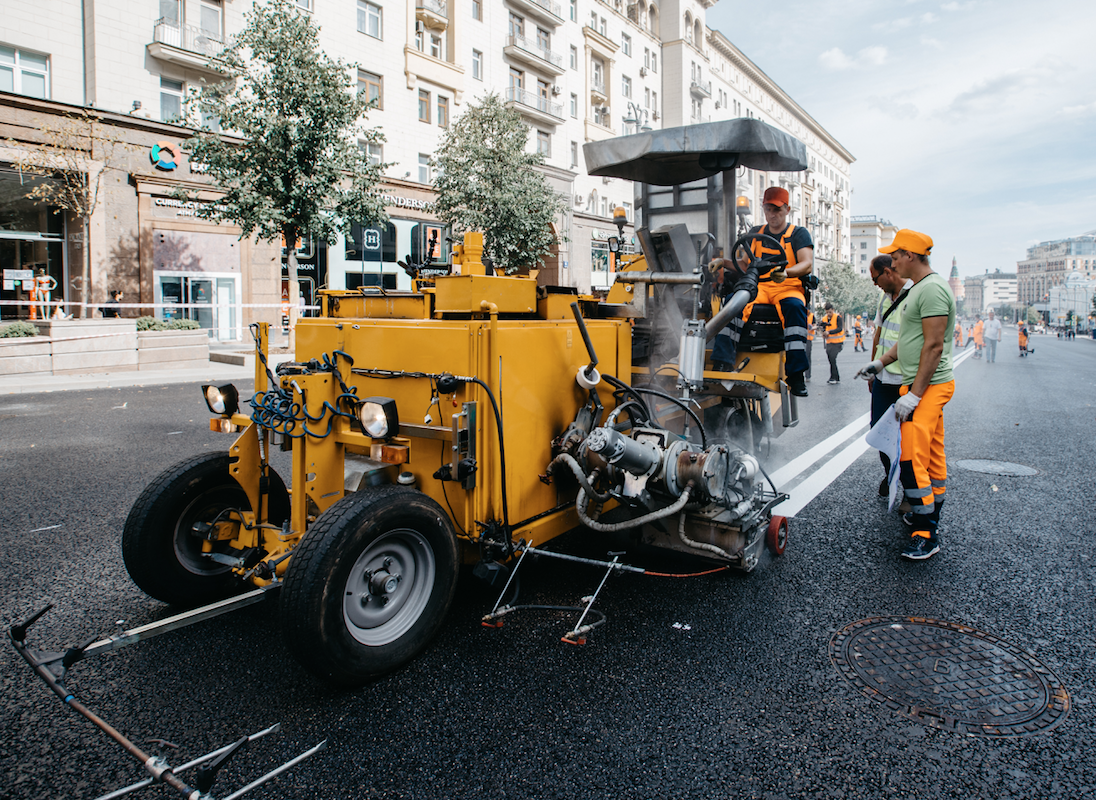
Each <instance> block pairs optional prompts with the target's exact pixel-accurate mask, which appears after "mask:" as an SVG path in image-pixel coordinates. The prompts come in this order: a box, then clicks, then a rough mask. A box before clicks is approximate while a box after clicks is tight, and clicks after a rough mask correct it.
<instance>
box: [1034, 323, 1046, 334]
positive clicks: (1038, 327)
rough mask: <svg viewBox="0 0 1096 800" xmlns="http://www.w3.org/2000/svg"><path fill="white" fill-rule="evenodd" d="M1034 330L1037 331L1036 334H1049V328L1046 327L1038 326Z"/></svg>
mask: <svg viewBox="0 0 1096 800" xmlns="http://www.w3.org/2000/svg"><path fill="white" fill-rule="evenodd" d="M1032 330H1033V331H1035V332H1036V333H1046V332H1047V326H1046V325H1036V326H1034V327H1033V328H1032Z"/></svg>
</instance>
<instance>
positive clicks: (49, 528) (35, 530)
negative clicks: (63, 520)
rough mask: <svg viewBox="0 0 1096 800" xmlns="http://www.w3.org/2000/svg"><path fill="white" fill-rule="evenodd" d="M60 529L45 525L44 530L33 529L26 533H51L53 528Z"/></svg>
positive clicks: (55, 526)
mask: <svg viewBox="0 0 1096 800" xmlns="http://www.w3.org/2000/svg"><path fill="white" fill-rule="evenodd" d="M60 527H61V526H60V525H47V526H46V527H44V528H35V529H34V530H32V531H28V533H41V532H42V531H52V530H54V529H55V528H60Z"/></svg>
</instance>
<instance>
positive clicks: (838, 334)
mask: <svg viewBox="0 0 1096 800" xmlns="http://www.w3.org/2000/svg"><path fill="white" fill-rule="evenodd" d="M825 311H826V313H825V314H823V315H822V329H823V330H824V331H825V332H826V358H828V359H829V362H830V379H829V380H828V381H826V383H827V384H829V385H830V386H834V385H836V384H838V383H841V373H840V372H838V371H837V354H838V353H840V352H841V349H842V348H843V347H844V346H845V321H844V320H843V319H842V317H841V315H840V314H838V313H837V312H836V311H834V308H833V303H826V306H825Z"/></svg>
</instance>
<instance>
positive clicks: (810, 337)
mask: <svg viewBox="0 0 1096 800" xmlns="http://www.w3.org/2000/svg"><path fill="white" fill-rule="evenodd" d="M807 341H808V342H813V341H814V312H813V311H808V312H807Z"/></svg>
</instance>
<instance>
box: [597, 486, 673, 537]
mask: <svg viewBox="0 0 1096 800" xmlns="http://www.w3.org/2000/svg"><path fill="white" fill-rule="evenodd" d="M693 487H694V484H693V482H692V481H689V483H688V485H686V486H685V489H684V490H683V491H682V492H681V497H679V498H677V500H676V501H674V502H673V503H672V504H670V505H668V506H666V507H665V508H661V509H659V510H658V511H652V512H651V513H650V514H644V515H643V516H642V517H636V518H635V519H629V520H625V521H624V522H597V521H596V520H593V519H590V517H589V516H588V515H587V514H586V490H585V489H579V492H578V500H576V501H575V509H576V510H577V511H578V518H579V520H580V521H581V522H582V524H583V525H585V526H586V527H587V528H590V529H591V530H595V531H599V532H600V533H619V532H620V531H626V530H630V529H632V528H638V527H640V526H641V525H646V524H647V523H648V522H655V521H656V520H660V519H665V518H666V517H672V516H673V515H674V514H676V513H677V512H678V511H680V510H681V509H683V508H685V506H686V505H688V503H689V495H691V494H692V493H693Z"/></svg>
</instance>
